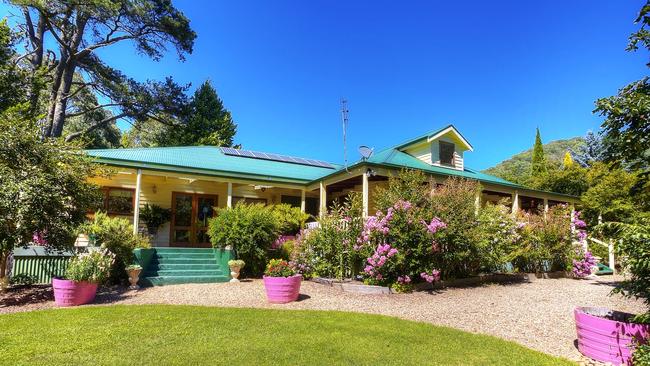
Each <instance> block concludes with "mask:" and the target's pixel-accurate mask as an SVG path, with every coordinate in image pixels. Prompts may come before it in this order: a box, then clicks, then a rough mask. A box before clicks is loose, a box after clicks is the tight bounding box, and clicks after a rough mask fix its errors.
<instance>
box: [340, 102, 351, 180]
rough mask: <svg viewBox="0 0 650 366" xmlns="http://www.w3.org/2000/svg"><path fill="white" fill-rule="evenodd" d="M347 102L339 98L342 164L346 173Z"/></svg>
mask: <svg viewBox="0 0 650 366" xmlns="http://www.w3.org/2000/svg"><path fill="white" fill-rule="evenodd" d="M348 112H349V110H348V101H347V100H346V99H345V98H341V119H342V121H343V163H344V164H345V171H347V172H348V173H349V171H348V148H347V141H346V140H347V130H348V122H349V120H348Z"/></svg>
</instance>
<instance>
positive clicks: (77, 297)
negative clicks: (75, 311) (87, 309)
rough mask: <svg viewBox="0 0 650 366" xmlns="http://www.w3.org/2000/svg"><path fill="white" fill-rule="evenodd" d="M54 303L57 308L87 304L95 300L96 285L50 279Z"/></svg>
mask: <svg viewBox="0 0 650 366" xmlns="http://www.w3.org/2000/svg"><path fill="white" fill-rule="evenodd" d="M52 288H53V289H54V302H55V303H56V305H57V306H77V305H82V304H88V303H90V302H92V301H93V300H95V295H96V294H97V284H96V283H90V282H75V281H70V280H60V279H57V278H53V279H52Z"/></svg>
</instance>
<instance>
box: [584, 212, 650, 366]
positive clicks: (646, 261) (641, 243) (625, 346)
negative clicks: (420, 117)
mask: <svg viewBox="0 0 650 366" xmlns="http://www.w3.org/2000/svg"><path fill="white" fill-rule="evenodd" d="M640 221H641V222H639V223H638V224H624V223H605V224H601V225H598V226H597V227H596V229H597V230H596V231H598V232H600V233H602V234H604V236H606V237H609V238H616V239H619V241H618V244H617V251H618V253H619V255H620V256H621V257H623V258H627V259H626V261H625V266H626V270H627V271H628V272H629V277H628V276H626V277H627V278H626V279H625V280H624V281H622V282H621V283H620V284H619V286H618V287H617V288H615V289H614V290H613V292H614V293H620V294H622V295H624V296H627V297H634V298H641V299H643V300H644V302H645V303H646V304H650V293H649V292H648V288H650V271H648V268H650V257H648V253H650V220H647V219H646V220H645V221H644V220H640ZM574 316H575V321H576V330H577V333H578V349H579V350H580V352H581V353H582V354H583V355H585V356H587V357H590V358H593V359H595V360H597V361H601V362H611V363H613V364H615V365H622V364H625V365H630V364H634V365H637V364H638V365H642V364H646V363H644V362H645V361H644V360H647V358H648V357H649V354H650V346H649V345H648V339H650V312H647V313H645V314H639V315H633V314H627V313H623V312H618V311H612V310H609V309H605V308H589V307H580V308H576V309H575V311H574Z"/></svg>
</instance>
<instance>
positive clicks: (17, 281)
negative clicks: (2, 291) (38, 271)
mask: <svg viewBox="0 0 650 366" xmlns="http://www.w3.org/2000/svg"><path fill="white" fill-rule="evenodd" d="M37 281H38V277H36V276H35V275H31V274H29V273H19V274H17V275H14V276H11V279H10V280H9V283H11V284H12V285H14V286H31V285H33V284H35V283H36V282H37Z"/></svg>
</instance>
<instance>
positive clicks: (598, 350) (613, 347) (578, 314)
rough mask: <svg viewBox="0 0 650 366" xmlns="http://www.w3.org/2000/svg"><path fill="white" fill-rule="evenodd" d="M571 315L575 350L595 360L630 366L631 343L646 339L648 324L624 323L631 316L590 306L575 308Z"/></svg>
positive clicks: (648, 331) (649, 331)
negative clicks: (576, 338)
mask: <svg viewBox="0 0 650 366" xmlns="http://www.w3.org/2000/svg"><path fill="white" fill-rule="evenodd" d="M573 313H574V315H575V320H576V330H577V332H578V350H580V353H582V354H583V355H585V356H587V357H590V358H593V359H594V360H597V361H601V362H611V363H613V364H614V365H630V364H631V360H630V358H631V355H632V352H633V347H634V341H635V340H636V341H637V342H645V341H647V340H648V337H649V336H650V325H648V324H635V323H629V322H627V319H629V318H630V317H631V314H626V313H620V312H616V311H611V310H609V309H605V308H591V307H582V308H576V309H575V311H574V312H573ZM605 316H607V317H608V318H609V319H608V318H605ZM612 318H613V319H616V320H613V319H612Z"/></svg>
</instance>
